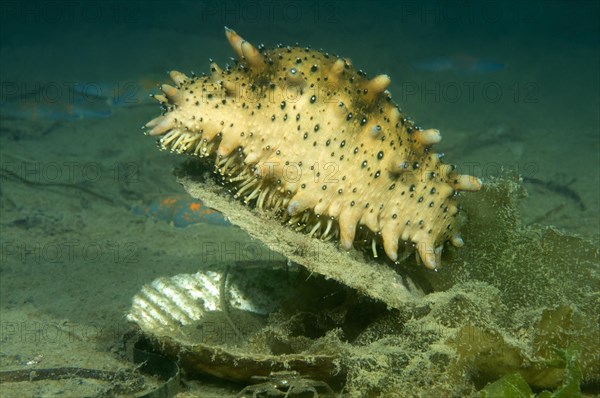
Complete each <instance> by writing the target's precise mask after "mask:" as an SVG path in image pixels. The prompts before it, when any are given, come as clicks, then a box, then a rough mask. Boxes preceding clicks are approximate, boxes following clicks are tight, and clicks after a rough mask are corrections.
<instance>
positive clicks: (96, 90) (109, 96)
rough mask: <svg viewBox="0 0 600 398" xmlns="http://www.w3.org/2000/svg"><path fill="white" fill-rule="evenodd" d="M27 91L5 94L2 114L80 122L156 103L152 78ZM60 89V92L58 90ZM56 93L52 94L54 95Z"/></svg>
mask: <svg viewBox="0 0 600 398" xmlns="http://www.w3.org/2000/svg"><path fill="white" fill-rule="evenodd" d="M25 86H27V85H25ZM28 86H29V87H36V89H35V90H31V91H27V92H23V93H17V92H15V93H10V95H9V93H5V94H3V96H2V100H1V102H0V117H2V118H8V119H30V120H52V121H76V120H81V119H104V118H108V117H110V116H112V115H113V113H114V112H115V109H116V108H120V107H131V106H139V105H150V104H152V105H153V104H154V103H155V101H153V100H152V98H151V97H150V94H151V93H153V92H154V91H155V89H156V87H155V84H154V83H153V80H152V79H140V80H136V81H122V82H121V81H120V82H94V81H83V80H81V81H77V82H75V83H73V82H63V83H62V84H60V83H56V84H50V85H38V84H35V83H31V84H29V85H28ZM57 88H59V90H60V91H59V92H58V93H57V92H56V90H57ZM50 94H52V95H50Z"/></svg>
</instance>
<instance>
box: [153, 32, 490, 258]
mask: <svg viewBox="0 0 600 398" xmlns="http://www.w3.org/2000/svg"><path fill="white" fill-rule="evenodd" d="M226 33H227V36H228V39H229V41H230V43H231V44H232V46H233V48H234V50H235V51H236V52H237V53H238V56H239V57H240V62H239V63H238V62H236V64H235V65H234V66H232V67H227V68H226V69H225V70H221V69H220V68H219V67H218V66H217V65H216V64H212V65H211V74H210V75H207V76H202V77H193V78H188V77H187V76H185V75H183V74H181V73H179V72H171V77H172V79H173V80H174V81H175V83H176V87H172V86H169V85H163V86H162V91H163V93H164V95H157V96H156V98H157V99H158V100H159V101H160V102H161V103H162V105H163V106H164V109H165V113H164V114H163V116H160V117H158V118H156V119H154V120H152V121H151V122H150V123H148V124H147V127H149V128H151V130H150V131H149V134H150V135H161V136H162V137H161V139H160V145H161V146H162V147H163V148H168V149H171V150H174V151H177V152H182V153H188V154H195V155H199V156H212V157H214V159H215V165H216V169H217V170H218V172H219V173H221V174H222V175H223V176H224V178H225V181H226V183H227V184H229V185H231V186H232V192H233V194H234V196H235V197H236V198H239V199H240V200H243V201H244V202H246V203H248V204H250V205H253V206H257V207H260V208H262V209H266V210H273V212H274V214H275V215H276V217H279V218H280V219H281V220H282V222H284V223H287V224H288V225H289V226H290V227H291V228H295V229H297V230H298V231H302V232H305V233H307V234H309V235H311V236H313V237H316V238H320V239H324V240H333V241H339V242H340V245H341V246H342V247H343V248H345V249H350V248H351V247H352V246H353V244H356V243H358V246H361V247H369V248H371V249H372V251H373V254H374V255H375V256H376V255H377V248H378V247H380V246H383V249H384V251H385V253H386V254H387V256H388V257H389V258H390V259H391V260H393V261H397V260H399V259H400V258H402V257H403V254H404V253H411V252H413V251H414V250H415V249H416V251H417V253H418V257H420V259H421V260H422V261H423V263H424V264H425V265H426V266H427V267H429V268H436V267H438V266H439V264H440V255H441V251H442V247H443V244H444V243H445V242H446V241H450V242H451V243H452V244H454V245H455V246H460V245H462V239H461V238H460V236H459V235H458V233H457V231H456V225H455V224H456V221H455V216H456V214H457V213H458V206H457V204H456V193H457V191H460V190H469V191H475V190H478V189H479V187H480V182H479V180H478V179H476V178H474V177H471V176H466V175H459V174H458V173H456V172H455V171H454V167H453V166H450V165H446V164H443V163H442V162H441V160H440V156H439V155H438V154H437V153H435V152H434V151H433V149H432V145H433V144H435V143H437V142H439V140H440V139H441V137H440V135H439V132H438V131H437V130H434V129H428V130H422V129H420V128H418V127H416V126H415V125H414V123H413V122H412V121H410V120H409V119H407V118H406V117H405V116H404V115H403V114H402V113H401V112H400V110H399V109H398V107H397V106H396V105H395V104H394V103H393V102H392V101H391V96H390V94H389V92H388V91H387V90H386V88H387V86H388V85H389V83H390V80H389V78H388V77H387V76H385V75H380V76H376V77H374V78H373V79H370V80H369V79H367V78H366V76H365V74H364V73H363V72H361V71H357V70H355V69H354V68H353V67H352V65H351V64H350V62H349V61H348V60H345V59H342V58H338V57H335V56H332V55H329V54H327V53H323V52H321V51H314V50H311V49H308V48H299V47H282V46H280V47H278V48H275V49H272V50H265V49H262V48H261V49H256V48H254V47H253V46H252V45H251V44H249V43H248V42H246V41H244V40H243V39H241V37H240V36H239V35H237V34H236V33H235V32H233V31H231V30H227V32H226Z"/></svg>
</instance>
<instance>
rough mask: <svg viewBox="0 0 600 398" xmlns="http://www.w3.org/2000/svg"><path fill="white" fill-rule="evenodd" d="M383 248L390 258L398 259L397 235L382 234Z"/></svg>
mask: <svg viewBox="0 0 600 398" xmlns="http://www.w3.org/2000/svg"><path fill="white" fill-rule="evenodd" d="M383 250H384V251H385V254H386V255H387V256H388V257H389V259H390V260H392V261H396V260H398V236H396V235H394V236H385V235H384V236H383Z"/></svg>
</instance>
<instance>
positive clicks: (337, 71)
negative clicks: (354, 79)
mask: <svg viewBox="0 0 600 398" xmlns="http://www.w3.org/2000/svg"><path fill="white" fill-rule="evenodd" d="M345 67H346V61H345V60H344V59H342V58H338V60H337V61H335V62H334V63H333V65H331V69H330V70H329V74H328V76H327V77H328V79H329V81H330V82H333V83H337V82H338V81H339V80H340V77H341V76H342V73H343V72H344V68H345Z"/></svg>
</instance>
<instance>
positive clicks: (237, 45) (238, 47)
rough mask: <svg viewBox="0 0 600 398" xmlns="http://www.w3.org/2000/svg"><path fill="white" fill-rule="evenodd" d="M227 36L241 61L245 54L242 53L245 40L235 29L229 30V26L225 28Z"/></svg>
mask: <svg viewBox="0 0 600 398" xmlns="http://www.w3.org/2000/svg"><path fill="white" fill-rule="evenodd" d="M225 36H226V37H227V40H229V44H231V47H233V50H234V51H235V53H236V55H237V56H238V58H240V59H241V58H242V57H243V56H244V53H243V52H242V42H243V41H244V39H242V37H241V36H240V35H238V34H237V33H235V31H234V30H233V29H229V28H228V27H227V26H226V27H225Z"/></svg>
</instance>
